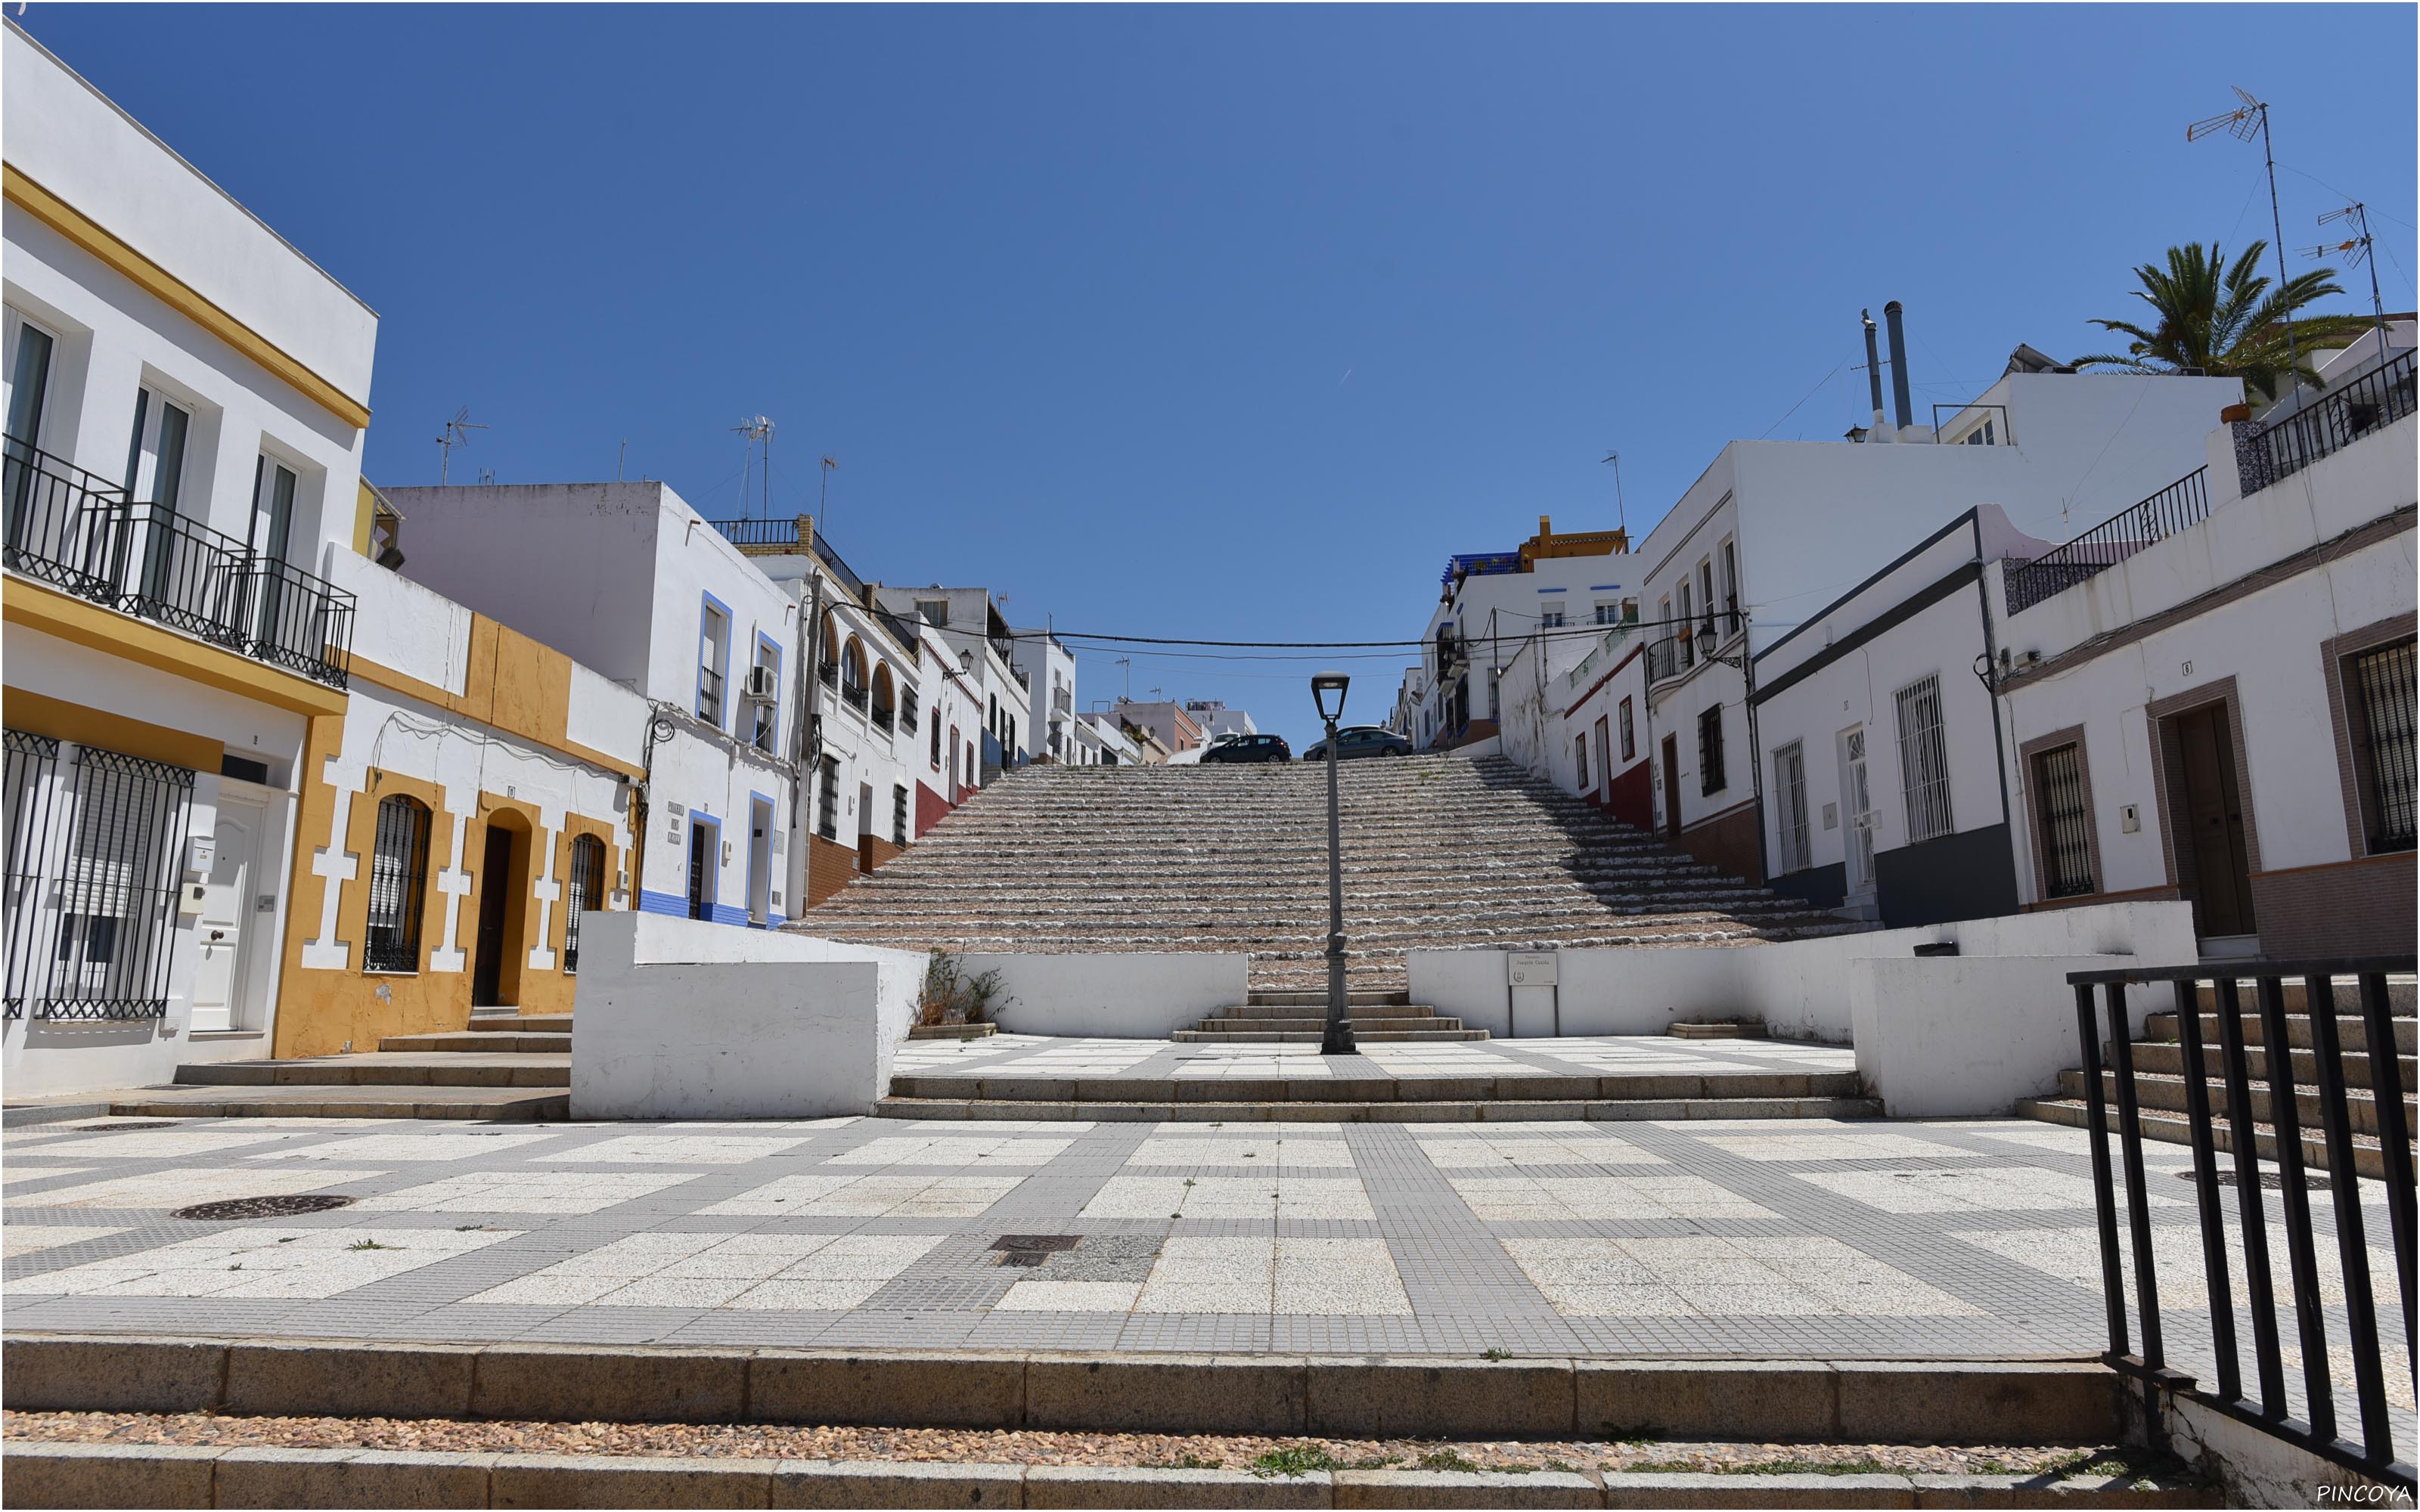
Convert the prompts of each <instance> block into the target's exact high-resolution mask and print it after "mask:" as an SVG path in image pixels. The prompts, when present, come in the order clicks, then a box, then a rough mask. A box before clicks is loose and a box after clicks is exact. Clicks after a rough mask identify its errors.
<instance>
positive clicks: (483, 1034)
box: [379, 1029, 571, 1056]
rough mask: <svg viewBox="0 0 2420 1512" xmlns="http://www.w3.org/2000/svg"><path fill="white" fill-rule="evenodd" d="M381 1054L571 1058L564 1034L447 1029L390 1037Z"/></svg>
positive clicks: (382, 1044)
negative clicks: (400, 1052) (398, 1052)
mask: <svg viewBox="0 0 2420 1512" xmlns="http://www.w3.org/2000/svg"><path fill="white" fill-rule="evenodd" d="M379 1048H380V1050H392V1051H405V1052H418V1053H421V1054H424V1055H427V1054H446V1055H464V1054H468V1055H480V1056H496V1055H540V1056H567V1055H569V1054H571V1036H569V1035H567V1034H516V1033H513V1032H511V1031H509V1030H504V1029H448V1030H444V1031H442V1032H440V1033H436V1034H390V1035H388V1036H386V1037H385V1038H384V1039H382V1040H380V1041H379Z"/></svg>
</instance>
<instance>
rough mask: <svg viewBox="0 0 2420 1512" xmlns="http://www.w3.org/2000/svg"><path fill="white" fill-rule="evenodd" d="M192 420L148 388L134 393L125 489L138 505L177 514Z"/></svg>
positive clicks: (188, 414) (190, 416)
mask: <svg viewBox="0 0 2420 1512" xmlns="http://www.w3.org/2000/svg"><path fill="white" fill-rule="evenodd" d="M193 418H194V417H193V416H192V415H191V414H190V413H189V412H187V411H186V410H184V409H179V408H178V407H177V406H176V405H173V404H170V403H169V402H168V401H167V400H165V399H163V398H162V397H161V396H160V395H158V394H156V393H152V392H151V391H150V390H149V389H137V390H135V391H134V436H133V439H132V440H130V441H128V442H127V446H126V487H127V491H128V495H129V497H131V498H132V500H133V501H135V502H136V503H138V504H158V505H159V506H160V507H161V510H162V511H163V513H166V514H171V515H173V514H175V513H176V512H177V496H178V493H179V492H181V491H182V488H183V485H184V481H185V436H186V432H187V430H188V429H189V428H190V427H191V425H192V424H193ZM287 475H288V476H289V477H290V476H292V474H291V473H288V474H287ZM289 496H290V493H289Z"/></svg>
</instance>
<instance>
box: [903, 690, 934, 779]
mask: <svg viewBox="0 0 2420 1512" xmlns="http://www.w3.org/2000/svg"><path fill="white" fill-rule="evenodd" d="M899 728H900V729H902V730H905V731H907V733H909V734H911V735H912V734H914V733H916V690H915V689H914V688H912V687H902V688H901V689H900V690H899ZM936 764H938V762H937V763H936Z"/></svg>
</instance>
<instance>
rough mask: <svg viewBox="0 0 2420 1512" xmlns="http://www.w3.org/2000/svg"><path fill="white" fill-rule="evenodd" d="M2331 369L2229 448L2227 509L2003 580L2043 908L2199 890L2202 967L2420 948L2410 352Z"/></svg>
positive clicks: (2218, 450) (2219, 462) (2008, 754)
mask: <svg viewBox="0 0 2420 1512" xmlns="http://www.w3.org/2000/svg"><path fill="white" fill-rule="evenodd" d="M2323 376H2324V377H2326V378H2328V379H2329V380H2330V381H2329V384H2328V389H2327V392H2326V393H2323V394H2320V395H2317V396H2309V397H2306V398H2305V400H2304V403H2302V404H2301V406H2300V407H2299V412H2298V413H2293V414H2290V415H2288V416H2286V417H2284V418H2282V419H2277V420H2274V421H2273V422H2271V423H2268V424H2255V423H2253V422H2251V421H2250V420H2249V419H2247V418H2242V417H2243V416H2244V415H2245V411H2243V410H2242V409H2235V410H2230V411H2229V412H2228V421H2227V423H2226V424H2223V425H2221V426H2220V427H2219V429H2218V430H2216V431H2215V432H2213V433H2212V434H2211V436H2210V438H2209V446H2208V451H2207V453H2206V468H2207V471H2206V484H2207V487H2206V500H2207V517H2200V515H2201V511H2200V510H2199V509H2192V510H2185V511H2179V512H2171V513H2167V514H2165V515H2161V514H2155V513H2152V512H2133V511H2130V512H2128V513H2127V514H2126V515H2122V516H2120V517H2118V518H2117V519H2114V520H2111V521H2108V522H2106V523H2105V525H2103V526H2102V527H2099V528H2096V529H2095V530H2093V531H2090V532H2085V533H2084V534H2083V535H2081V536H2079V537H2078V538H2077V539H2075V540H2072V541H2071V542H2069V543H2068V544H2067V545H2066V546H2063V547H2061V548H2059V549H2058V550H2057V551H2056V552H2054V553H2051V554H2050V555H2048V556H2046V557H2044V558H2043V559H2041V560H2040V561H2037V562H2034V563H2029V564H2024V565H2018V564H2014V563H2011V564H2010V565H2009V570H2008V571H2006V572H2005V574H1993V575H1987V577H1986V579H1985V581H1986V583H1987V585H1988V587H1989V588H1990V590H1991V592H1992V593H1993V596H1994V599H1995V602H1996V603H1997V604H1998V605H1999V606H2000V607H2001V608H2002V609H2003V612H2005V614H2006V620H2005V625H2004V627H2003V628H2002V630H2001V632H2000V647H1999V650H2000V655H2001V660H2000V664H1999V684H2000V693H2001V702H2002V703H2003V705H2004V706H2005V709H2006V715H2007V717H2006V719H2005V721H2004V724H2005V727H2006V728H2005V736H2004V742H2005V743H2004V756H2005V759H2006V760H2007V761H2008V763H2009V776H2010V782H2011V785H2012V787H2013V788H2014V789H2015V790H2016V794H2017V796H2016V798H2015V802H2014V807H2015V808H2016V809H2017V810H2018V811H2019V812H2020V813H2021V814H2022V815H2023V816H2024V822H2023V823H2022V824H2020V825H2017V826H2016V827H2017V847H2016V849H2017V856H2016V887H2017V891H2018V893H2019V896H2020V897H2021V898H2022V899H2023V901H2024V904H2025V906H2027V907H2029V908H2045V907H2061V906H2069V905H2072V904H2076V903H2098V902H2104V901H2109V900H2113V899H2131V898H2182V899H2185V900H2187V901H2189V902H2191V903H2192V904H2193V905H2194V911H2195V927H2196V931H2197V933H2199V934H2200V935H2201V937H2202V941H2203V950H2204V953H2205V954H2230V953H2250V952H2255V951H2257V953H2259V954H2262V955H2266V956H2269V957H2272V958H2300V957H2319V956H2332V955H2333V956H2343V955H2354V954H2383V953H2408V952H2409V951H2410V950H2411V949H2412V918H2413V912H2414V888H2413V859H2412V856H2413V852H2412V844H2413V822H2412V815H2413V778H2412V772H2413V703H2414V696H2413V651H2412V643H2413V642H2412V635H2413V611H2414V598H2415V594H2414V587H2413V584H2414V581H2415V575H2420V553H2415V550H2414V537H2413V533H2412V522H2413V502H2412V500H2413V483H2412V480H2413V477H2414V475H2415V465H2420V431H2415V426H2420V421H2415V420H2414V419H2413V418H2412V409H2413V360H2412V352H2411V351H2410V350H2409V349H2408V348H2406V349H2404V350H2402V351H2401V352H2400V354H2399V355H2397V356H2395V357H2394V359H2393V361H2392V363H2390V365H2389V366H2388V368H2387V369H2386V371H2385V372H2384V373H2383V374H2381V373H2380V372H2379V371H2378V369H2377V367H2376V364H2375V361H2374V359H2372V360H2370V361H2368V362H2363V361H2360V360H2355V361H2353V362H2350V363H2347V362H2343V361H2341V360H2339V361H2338V362H2337V363H2331V364H2330V366H2329V367H2328V368H2327V369H2326V370H2324V373H2323ZM2213 413H2215V411H2213Z"/></svg>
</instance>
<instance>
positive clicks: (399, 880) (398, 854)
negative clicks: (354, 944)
mask: <svg viewBox="0 0 2420 1512" xmlns="http://www.w3.org/2000/svg"><path fill="white" fill-rule="evenodd" d="M427 880H428V806H427V804H425V803H422V802H421V801H420V800H419V799H417V798H408V797H405V796H404V795H402V794H399V793H398V794H396V795H393V796H392V797H385V798H380V800H379V806H378V835H377V840H376V842H375V844H374V845H373V846H372V848H371V851H370V911H369V928H368V930H367V932H366V937H365V939H364V940H363V942H362V969H363V970H365V971H418V970H419V969H420V909H421V897H422V894H423V893H424V892H425V891H426V890H427Z"/></svg>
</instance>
